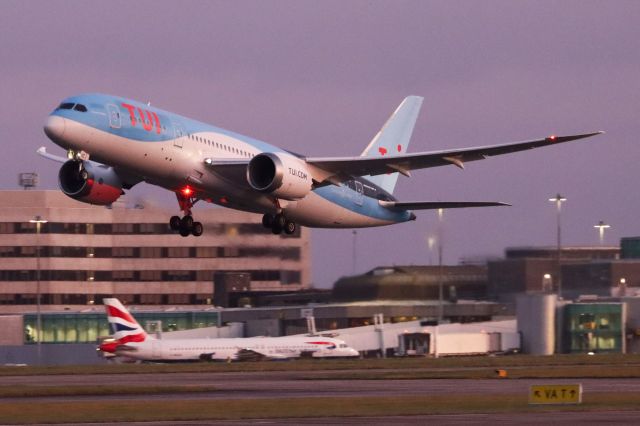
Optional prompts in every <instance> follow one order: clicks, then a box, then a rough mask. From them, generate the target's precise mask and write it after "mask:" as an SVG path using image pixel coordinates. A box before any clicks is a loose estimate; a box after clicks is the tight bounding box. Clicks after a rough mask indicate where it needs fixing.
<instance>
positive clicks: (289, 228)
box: [284, 220, 296, 235]
mask: <svg viewBox="0 0 640 426" xmlns="http://www.w3.org/2000/svg"><path fill="white" fill-rule="evenodd" d="M294 232H296V224H295V222H291V221H290V220H287V221H286V222H285V224H284V233H285V234H287V235H291V234H293V233H294Z"/></svg>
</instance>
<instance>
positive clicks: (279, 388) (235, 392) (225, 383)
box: [0, 371, 640, 401]
mask: <svg viewBox="0 0 640 426" xmlns="http://www.w3.org/2000/svg"><path fill="white" fill-rule="evenodd" d="M318 374H319V373H318V372H312V373H309V372H301V371H295V372H286V371H275V372H273V371H272V372H245V373H157V374H96V375H50V376H5V377H0V386H11V385H32V386H33V385H36V386H37V385H41V386H73V385H96V384H103V385H125V386H126V385H130V386H140V385H145V386H154V385H157V386H163V385H164V386H179V385H208V386H214V387H215V388H216V391H213V392H206V393H198V394H194V395H190V394H180V399H202V398H206V399H244V398H292V397H320V396H324V397H327V396H397V395H429V394H440V395H441V394H486V393H489V394H518V393H520V394H527V392H528V389H529V386H530V385H532V384H552V383H568V382H570V383H574V382H580V383H582V386H583V391H584V392H585V393H586V392H640V379H579V380H577V379H543V380H540V379H536V380H534V379H504V380H501V379H492V380H475V379H425V380H336V379H331V376H332V375H333V374H341V372H337V373H333V372H322V373H320V374H322V375H324V376H326V377H327V379H322V380H318V379H315V378H313V377H318ZM342 374H343V373H342ZM167 398H169V399H171V398H173V399H175V398H176V395H126V396H118V395H112V396H99V397H92V396H86V397H83V396H71V397H43V398H35V399H41V400H47V399H56V400H60V399H65V400H76V399H99V400H105V399H134V400H135V399H144V400H149V399H167ZM3 400H5V401H6V400H7V399H6V398H5V399H3Z"/></svg>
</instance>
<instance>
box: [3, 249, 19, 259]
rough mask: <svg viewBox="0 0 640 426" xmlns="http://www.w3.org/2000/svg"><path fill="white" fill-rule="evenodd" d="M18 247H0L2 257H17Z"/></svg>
mask: <svg viewBox="0 0 640 426" xmlns="http://www.w3.org/2000/svg"><path fill="white" fill-rule="evenodd" d="M16 248H17V247H0V257H15V256H16Z"/></svg>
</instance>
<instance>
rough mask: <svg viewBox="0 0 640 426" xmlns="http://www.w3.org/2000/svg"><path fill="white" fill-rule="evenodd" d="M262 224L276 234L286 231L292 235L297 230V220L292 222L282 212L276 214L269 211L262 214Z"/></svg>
mask: <svg viewBox="0 0 640 426" xmlns="http://www.w3.org/2000/svg"><path fill="white" fill-rule="evenodd" d="M262 226H264V227H265V228H271V232H273V233H274V234H275V235H278V234H281V233H282V231H284V233H285V234H287V235H291V234H293V233H294V232H296V227H297V226H296V224H295V222H291V221H290V220H287V218H285V217H284V215H283V214H282V213H278V214H276V215H273V214H270V213H267V214H265V215H264V216H262Z"/></svg>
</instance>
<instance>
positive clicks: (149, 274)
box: [138, 271, 162, 281]
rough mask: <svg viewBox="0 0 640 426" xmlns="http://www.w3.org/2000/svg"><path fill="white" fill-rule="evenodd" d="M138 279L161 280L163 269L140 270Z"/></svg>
mask: <svg viewBox="0 0 640 426" xmlns="http://www.w3.org/2000/svg"><path fill="white" fill-rule="evenodd" d="M138 279H139V280H140V281H160V280H162V271H139V272H138Z"/></svg>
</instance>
